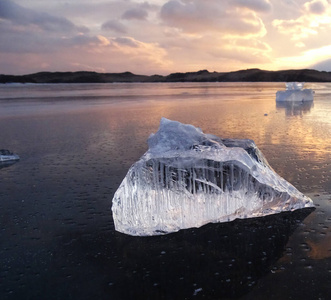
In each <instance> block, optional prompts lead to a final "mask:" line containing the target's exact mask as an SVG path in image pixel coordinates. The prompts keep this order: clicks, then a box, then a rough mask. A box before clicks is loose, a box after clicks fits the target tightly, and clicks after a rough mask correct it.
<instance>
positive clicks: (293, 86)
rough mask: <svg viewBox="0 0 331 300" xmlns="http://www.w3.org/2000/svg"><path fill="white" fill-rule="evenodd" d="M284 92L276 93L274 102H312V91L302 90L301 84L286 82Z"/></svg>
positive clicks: (302, 84)
mask: <svg viewBox="0 0 331 300" xmlns="http://www.w3.org/2000/svg"><path fill="white" fill-rule="evenodd" d="M285 85H286V90H285V91H277V93H276V101H277V102H283V101H300V102H307V101H313V100H314V91H313V90H311V89H303V86H304V83H303V82H286V83H285Z"/></svg>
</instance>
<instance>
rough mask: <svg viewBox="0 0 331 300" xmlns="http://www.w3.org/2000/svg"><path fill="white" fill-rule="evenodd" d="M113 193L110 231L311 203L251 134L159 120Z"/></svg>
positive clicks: (150, 229) (160, 229)
mask: <svg viewBox="0 0 331 300" xmlns="http://www.w3.org/2000/svg"><path fill="white" fill-rule="evenodd" d="M148 145H149V149H148V151H147V152H146V153H145V154H144V155H143V156H142V157H141V158H140V160H139V161H137V162H136V163H134V164H133V165H132V166H131V168H130V169H129V171H128V173H127V175H126V177H125V178H124V180H123V181H122V183H121V185H120V187H119V188H118V190H117V191H116V193H115V195H114V198H113V205H112V212H113V218H114V222H115V229H116V230H117V231H120V232H123V233H126V234H129V235H138V236H145V235H160V234H165V233H170V232H175V231H178V230H180V229H184V228H191V227H200V226H202V225H204V224H207V223H211V222H213V223H216V222H227V221H231V220H233V219H236V218H250V217H258V216H265V215H269V214H274V213H279V212H282V211H291V210H295V209H300V208H305V207H312V206H313V202H312V200H311V199H309V198H308V197H306V196H304V195H303V194H302V193H300V192H299V191H298V190H297V189H296V188H295V187H294V186H292V185H291V184H290V183H288V182H287V181H286V180H285V179H283V178H281V177H280V176H279V175H278V174H276V173H275V172H274V170H273V169H272V168H271V167H270V166H269V164H268V162H267V161H266V159H265V157H264V156H263V154H262V153H261V152H260V150H259V149H258V148H257V147H256V145H255V144H254V142H253V141H252V140H248V139H243V140H241V139H221V138H219V137H217V136H214V135H211V134H204V133H203V132H202V131H201V129H200V128H196V127H194V126H192V125H185V124H181V123H179V122H176V121H170V120H168V119H165V118H162V119H161V124H160V128H159V130H158V132H157V133H156V134H152V135H151V136H150V137H149V139H148Z"/></svg>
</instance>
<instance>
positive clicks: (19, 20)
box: [0, 0, 88, 32]
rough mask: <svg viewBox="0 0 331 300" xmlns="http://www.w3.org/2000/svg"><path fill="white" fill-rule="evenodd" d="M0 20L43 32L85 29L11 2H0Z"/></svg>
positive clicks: (6, 0) (85, 29) (9, 0)
mask: <svg viewBox="0 0 331 300" xmlns="http://www.w3.org/2000/svg"><path fill="white" fill-rule="evenodd" d="M0 18H2V19H5V20H7V21H10V22H12V23H13V24H14V25H19V26H32V27H34V28H37V29H40V30H44V31H55V32H56V31H65V32H68V31H74V30H78V31H82V32H87V31H88V29H87V28H86V27H78V26H75V25H74V24H73V23H72V22H71V21H69V20H68V19H66V18H63V17H57V16H53V15H50V14H48V13H44V12H37V11H34V10H32V9H28V8H25V7H23V6H20V5H18V4H16V3H14V2H13V1H11V0H2V1H0Z"/></svg>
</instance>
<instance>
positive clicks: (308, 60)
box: [0, 0, 331, 75]
mask: <svg viewBox="0 0 331 300" xmlns="http://www.w3.org/2000/svg"><path fill="white" fill-rule="evenodd" d="M330 30H331V4H330V0H298V1H291V0H290V1H278V0H277V1H276V0H222V1H218V0H208V1H206V0H171V1H161V0H147V1H140V0H126V1H125V0H96V1H89V0H61V1H57V0H49V1H42V0H28V1H27V0H1V1H0V74H28V73H34V72H39V71H79V70H86V71H97V72H125V71H131V72H133V73H136V74H146V75H152V74H161V75H166V74H169V73H171V72H188V71H198V70H201V69H208V70H209V71H218V72H222V71H235V70H239V69H247V68H260V69H266V70H281V69H303V68H314V69H317V70H321V71H331V57H330V53H331V52H330V48H331V44H330V38H329V35H330Z"/></svg>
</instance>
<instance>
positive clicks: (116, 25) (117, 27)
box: [101, 20, 127, 33]
mask: <svg viewBox="0 0 331 300" xmlns="http://www.w3.org/2000/svg"><path fill="white" fill-rule="evenodd" d="M101 28H102V29H103V30H112V31H114V32H116V33H126V32H127V29H126V27H125V26H124V25H123V24H122V23H121V22H120V21H117V20H109V21H107V22H105V23H103V24H102V26H101Z"/></svg>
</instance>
